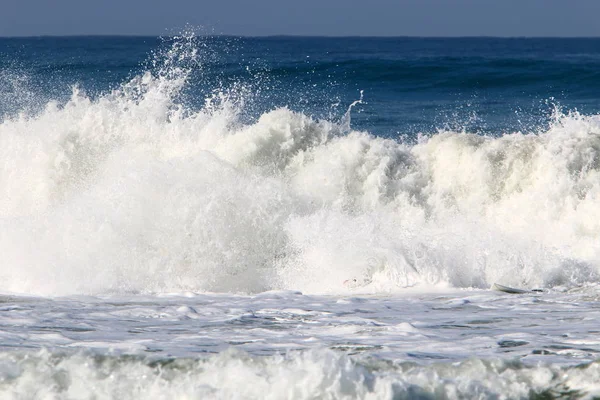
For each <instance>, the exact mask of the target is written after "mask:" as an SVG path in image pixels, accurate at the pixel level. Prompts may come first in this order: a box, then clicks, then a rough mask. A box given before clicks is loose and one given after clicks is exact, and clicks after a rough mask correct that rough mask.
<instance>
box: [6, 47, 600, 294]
mask: <svg viewBox="0 0 600 400" xmlns="http://www.w3.org/2000/svg"><path fill="white" fill-rule="evenodd" d="M155 57H156V62H155V64H156V65H154V66H153V68H149V69H148V70H147V71H145V72H143V73H141V74H140V75H138V76H135V77H134V78H132V79H131V80H129V81H127V82H125V83H123V84H122V85H121V86H120V87H119V88H118V89H116V90H114V91H112V92H109V93H106V94H104V95H101V96H97V97H90V96H87V95H86V94H85V93H82V92H81V91H80V90H78V89H77V88H75V89H74V90H73V94H72V96H71V98H70V100H68V101H67V102H63V103H60V102H52V101H51V102H48V103H47V104H46V106H45V107H44V109H43V110H41V111H39V112H36V113H32V112H25V111H23V112H21V113H18V114H16V115H11V116H5V118H4V119H3V120H2V122H1V123H0V221H1V223H0V254H2V261H1V263H2V264H1V265H2V267H1V268H0V282H2V283H1V284H0V290H2V291H4V292H18V293H31V294H45V295H60V294H73V293H91V294H98V293H115V292H116V293H123V292H126V293H137V292H150V293H156V292H181V291H196V292H201V291H211V292H242V293H256V292H261V291H264V290H271V289H293V290H302V291H304V292H308V293H344V292H349V291H357V290H362V291H368V292H379V291H394V290H399V289H402V288H406V287H413V286H420V287H425V288H427V287H430V286H439V285H448V286H454V287H478V288H484V287H488V286H489V285H490V284H491V283H493V282H496V281H500V282H503V283H505V284H509V285H526V286H542V287H554V286H567V287H569V286H575V285H580V284H585V283H596V282H597V281H598V272H599V267H600V241H599V240H598V237H600V175H599V174H600V116H596V115H580V114H578V113H575V112H573V113H568V114H561V113H559V112H557V113H556V115H555V118H554V120H553V121H552V123H551V124H550V125H549V126H548V127H547V129H545V130H544V131H540V132H532V133H522V132H511V133H506V134H505V135H502V136H496V137H491V136H490V137H486V136H481V135H475V134H468V133H464V132H456V131H440V132H436V133H434V134H430V135H422V136H421V137H419V138H418V139H416V140H414V141H413V142H405V141H398V140H393V139H384V138H381V137H376V136H374V135H372V134H370V133H369V132H362V131H354V130H352V129H351V128H350V121H349V116H350V111H351V110H348V114H347V116H348V118H345V119H344V118H342V119H341V120H340V121H335V120H323V119H316V118H313V117H311V116H310V115H305V114H303V113H299V112H295V111H292V110H290V109H288V108H287V107H281V108H277V109H273V110H271V111H269V112H266V113H263V114H262V115H260V116H259V117H258V118H257V119H256V120H254V121H250V122H249V121H247V120H246V119H245V118H241V117H240V116H241V115H242V114H243V113H244V98H245V96H249V95H250V94H249V93H251V92H252V90H250V88H244V87H241V86H235V85H234V86H233V87H232V88H230V89H228V90H223V89H219V88H215V90H214V91H213V92H212V94H211V95H209V96H208V97H207V98H206V101H205V105H204V106H203V107H201V108H199V109H193V108H191V107H187V106H186V103H185V101H184V100H183V99H185V96H182V95H181V93H182V90H184V89H185V87H186V84H187V79H188V76H189V74H190V73H191V71H195V70H196V69H198V68H199V67H200V66H201V55H200V54H199V51H198V49H197V48H196V47H195V46H194V45H193V41H191V40H190V39H189V38H182V39H180V40H178V41H175V43H174V44H173V46H172V47H171V48H169V49H167V50H166V51H164V52H163V53H161V54H157V55H155ZM199 60H200V61H199Z"/></svg>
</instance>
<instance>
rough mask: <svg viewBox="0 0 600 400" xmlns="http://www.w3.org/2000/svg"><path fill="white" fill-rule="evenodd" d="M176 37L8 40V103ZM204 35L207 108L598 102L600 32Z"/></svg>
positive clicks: (526, 106)
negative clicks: (242, 102) (223, 102)
mask: <svg viewBox="0 0 600 400" xmlns="http://www.w3.org/2000/svg"><path fill="white" fill-rule="evenodd" d="M172 42H173V39H172V38H154V37H41V38H4V39H0V49H1V51H2V53H1V58H0V62H1V64H0V68H1V70H2V73H3V77H4V79H3V80H2V86H1V89H2V92H1V93H2V96H3V99H4V101H3V102H2V110H1V111H2V113H3V114H5V113H6V112H16V111H20V110H21V108H22V107H26V106H35V105H37V106H42V105H44V104H45V102H47V101H49V100H51V99H63V100H64V99H66V98H68V97H69V96H70V94H71V87H72V86H73V85H77V86H79V87H81V88H82V89H83V90H85V91H86V93H88V94H89V95H91V96H92V97H97V96H99V95H101V94H102V93H106V92H107V91H109V90H112V89H115V88H117V87H118V86H119V85H121V84H122V83H123V82H125V81H126V80H127V79H129V78H131V77H132V76H134V75H135V74H138V73H140V72H142V71H145V70H152V69H153V66H152V64H153V63H154V62H155V61H156V60H155V59H154V58H153V55H152V54H153V53H154V52H157V51H160V49H164V48H166V47H168V46H170V45H171V44H172ZM194 42H195V44H194V45H196V46H198V51H199V52H200V53H201V54H200V55H199V57H198V58H197V59H195V60H193V61H189V62H191V63H193V64H194V65H193V66H192V65H189V67H190V68H191V69H192V71H191V77H190V82H189V86H188V87H186V94H187V96H188V97H187V98H186V101H187V102H186V105H187V106H189V107H200V106H202V105H203V103H204V99H205V97H206V96H207V94H209V93H211V92H212V91H214V90H215V89H217V88H221V89H226V88H230V87H235V86H236V85H247V87H248V88H249V90H250V91H252V92H253V93H257V92H259V93H260V95H256V96H253V98H252V99H251V102H252V105H251V109H250V110H248V111H247V113H248V114H249V117H254V118H256V117H257V116H258V115H260V114H261V113H262V112H265V111H268V110H270V109H272V108H276V107H281V106H288V107H290V108H291V109H293V110H296V111H301V112H304V113H306V114H308V115H312V116H315V117H319V118H322V117H325V118H326V117H340V115H343V113H344V112H345V111H346V107H347V106H348V105H349V104H351V103H352V102H353V101H355V100H357V99H359V98H360V93H361V91H362V92H363V93H364V103H363V104H361V105H360V106H359V107H357V109H356V110H355V115H353V118H354V126H355V127H356V128H357V129H362V130H367V131H369V132H372V133H374V134H377V135H380V136H386V137H397V136H398V135H414V134H416V133H419V132H420V133H427V132H435V131H436V130H437V129H443V128H447V127H452V128H456V129H464V130H466V131H469V132H477V133H484V134H502V133H509V132H514V131H532V130H535V129H538V128H540V127H543V126H545V124H547V122H548V119H549V118H550V117H551V115H552V113H553V111H554V107H561V108H562V109H564V110H567V111H568V110H579V111H580V112H583V113H586V114H589V113H596V112H597V111H598V102H597V99H596V94H597V93H598V89H599V85H600V80H599V79H598V65H599V62H600V40H599V39H594V38H588V39H556V38H541V39H534V38H511V39H502V38H368V37H355V38H351V37H350V38H319V37H266V38H236V37H202V38H196V39H194ZM182 66H183V65H182ZM24 91H25V93H24ZM26 94H29V96H26ZM31 96H33V98H32V97H31ZM248 100H250V99H248ZM30 102H33V104H30Z"/></svg>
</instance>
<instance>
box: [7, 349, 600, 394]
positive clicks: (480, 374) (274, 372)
mask: <svg viewBox="0 0 600 400" xmlns="http://www.w3.org/2000/svg"><path fill="white" fill-rule="evenodd" d="M0 379H1V381H2V385H0V394H1V395H2V398H5V399H19V398H22V397H23V396H25V397H27V396H29V395H31V394H32V393H36V397H40V398H56V399H67V398H78V399H87V398H95V399H116V398H119V399H125V400H126V399H134V398H135V399H137V398H140V397H142V398H152V399H172V398H197V397H211V398H214V399H231V398H244V399H280V398H287V399H313V398H331V399H337V398H359V399H376V398H392V397H402V398H404V397H407V398H408V397H410V398H413V397H417V396H419V397H430V396H432V397H444V398H449V399H454V398H465V397H468V398H490V397H507V398H525V397H528V396H531V395H532V394H542V393H546V394H550V393H551V394H554V395H555V396H561V395H565V394H567V393H571V394H573V393H576V392H577V393H578V395H579V396H585V397H586V398H592V397H593V396H597V395H599V394H600V388H599V387H598V385H597V384H595V383H594V382H597V381H598V380H599V379H600V375H599V368H598V364H597V363H593V364H589V365H588V366H585V367H580V368H571V369H561V368H559V367H544V366H537V367H524V366H522V365H520V364H518V363H511V362H504V361H481V360H467V361H463V362H460V363H455V364H433V365H428V366H422V365H415V364H412V363H407V364H396V365H393V364H386V363H378V362H377V361H369V360H363V361H361V360H357V359H353V358H351V357H347V356H344V355H342V354H339V353H334V352H332V351H327V350H326V351H318V352H317V351H312V352H304V353H291V354H290V355H288V356H273V357H264V358H255V357H250V356H248V355H247V354H245V353H243V352H239V351H233V350H231V351H226V352H223V353H220V354H218V355H215V356H212V357H210V358H207V359H177V360H170V361H169V360H164V361H157V362H152V360H149V359H144V358H138V359H136V358H132V357H128V358H119V357H114V356H93V355H87V354H85V353H79V354H73V355H63V354H53V353H50V352H47V351H42V352H39V353H37V354H32V355H22V354H19V353H13V354H6V353H2V354H0Z"/></svg>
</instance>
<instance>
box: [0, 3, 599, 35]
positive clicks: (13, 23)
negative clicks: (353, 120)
mask: <svg viewBox="0 0 600 400" xmlns="http://www.w3.org/2000/svg"><path fill="white" fill-rule="evenodd" d="M0 3H1V5H0V36H30V35H81V34H117V35H136V34H137V35H161V34H166V33H169V32H174V31H176V30H177V29H178V28H181V27H183V26H185V25H186V24H190V25H192V26H202V27H205V29H206V30H207V32H209V33H217V34H232V35H250V36H253V35H278V34H285V35H334V36H348V35H364V36H482V35H483V36H600V23H598V17H599V16H600V0H560V1H559V0H360V1H359V0H211V1H207V0H168V1H166V0H163V1H160V2H159V1H155V0H2V1H1V2H0Z"/></svg>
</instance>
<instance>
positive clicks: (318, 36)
mask: <svg viewBox="0 0 600 400" xmlns="http://www.w3.org/2000/svg"><path fill="white" fill-rule="evenodd" d="M175 36H181V34H168V35H151V34H95V33H94V34H69V35H61V34H58V35H54V34H42V35H6V36H5V35H0V39H36V38H39V39H42V38H85V37H87V38H155V39H159V38H172V37H175ZM194 36H196V37H226V38H249V39H268V38H299V39H302V38H306V39H310V38H315V39H320V38H324V39H600V35H598V36H527V35H516V36H500V35H456V36H454V35H451V36H437V35H434V36H430V35H295V34H272V35H233V34H199V35H194Z"/></svg>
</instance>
